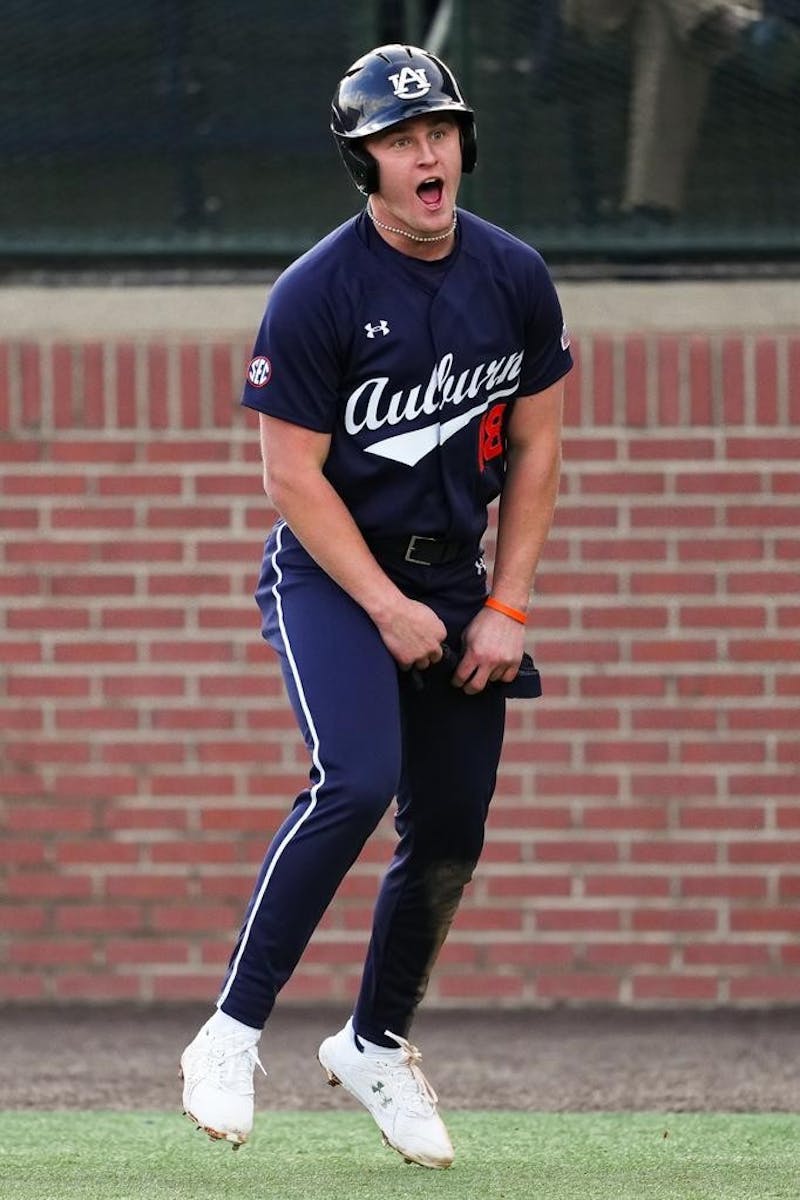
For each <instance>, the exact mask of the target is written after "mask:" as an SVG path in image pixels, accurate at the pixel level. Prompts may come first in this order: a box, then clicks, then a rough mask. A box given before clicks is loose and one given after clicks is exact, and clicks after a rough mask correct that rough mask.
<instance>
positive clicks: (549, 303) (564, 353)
mask: <svg viewBox="0 0 800 1200" xmlns="http://www.w3.org/2000/svg"><path fill="white" fill-rule="evenodd" d="M533 265H534V271H533V277H532V281H531V288H532V294H531V297H530V301H529V307H528V311H529V316H528V319H527V321H526V323H525V356H524V358H523V361H522V373H521V376H520V387H519V395H520V396H531V395H533V394H534V393H535V392H543V391H544V390H545V388H548V387H550V386H551V385H552V384H554V383H556V382H557V380H559V379H561V378H562V376H564V375H566V373H567V372H568V371H569V370H570V368H571V367H572V355H571V353H570V349H569V333H568V331H567V327H566V324H565V323H564V316H563V313H562V311H561V303H560V301H559V299H558V294H557V292H556V289H555V285H554V283H553V280H552V279H551V277H550V272H549V271H548V269H547V267H546V266H545V263H544V260H543V259H542V258H541V257H540V256H539V255H538V254H535V257H534V264H533Z"/></svg>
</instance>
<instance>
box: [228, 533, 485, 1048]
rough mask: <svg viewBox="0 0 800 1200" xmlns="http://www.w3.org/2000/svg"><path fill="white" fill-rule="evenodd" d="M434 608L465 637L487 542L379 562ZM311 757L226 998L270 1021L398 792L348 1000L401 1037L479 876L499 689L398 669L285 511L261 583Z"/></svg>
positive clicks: (268, 625) (267, 868) (456, 635)
mask: <svg viewBox="0 0 800 1200" xmlns="http://www.w3.org/2000/svg"><path fill="white" fill-rule="evenodd" d="M384 566H385V569H386V570H387V572H388V573H390V574H392V575H393V577H394V578H395V581H396V582H397V583H398V584H399V586H400V587H401V588H402V589H403V591H404V592H405V593H406V594H407V595H410V596H411V597H412V598H413V599H415V600H421V601H423V602H424V603H427V604H429V605H430V607H431V608H432V609H434V611H435V612H436V613H437V615H438V616H439V617H440V618H441V620H442V621H443V623H444V625H445V627H446V628H447V633H448V643H449V644H450V645H451V646H452V647H453V648H454V649H456V648H457V647H458V646H459V644H460V637H461V632H462V630H463V629H464V627H465V626H466V625H467V624H468V623H469V621H470V620H471V619H472V617H473V616H474V615H475V613H476V612H477V611H478V610H479V609H480V608H481V606H482V604H483V601H484V598H485V594H486V584H485V571H484V569H483V563H482V559H480V552H479V550H478V549H476V550H475V553H474V554H471V555H467V556H465V557H464V559H463V560H459V561H456V562H453V563H451V564H449V565H447V566H419V565H412V564H403V565H402V567H400V566H392V565H389V564H384ZM256 598H257V600H258V604H259V607H260V609H261V613H262V620H263V625H262V632H263V635H264V637H265V638H266V639H267V641H268V642H269V644H270V645H271V646H272V647H273V648H274V649H275V650H276V651H277V653H278V655H279V657H280V662H281V666H282V670H283V675H284V679H285V683H286V688H287V691H288V694H289V699H290V701H291V703H292V706H293V708H294V712H295V715H296V717H297V721H298V724H299V726H300V729H301V731H302V734H303V737H304V739H305V743H306V745H307V747H308V750H309V754H310V757H311V768H310V776H309V786H308V787H307V788H305V789H304V790H303V791H302V792H301V793H300V795H299V796H298V797H297V799H296V800H295V803H294V805H293V807H292V809H291V812H290V813H289V815H288V817H287V818H286V820H285V821H284V822H283V824H282V825H281V827H280V828H279V830H278V831H277V833H276V834H275V836H274V837H273V839H272V841H271V843H270V845H269V847H268V849H267V852H266V856H265V858H264V862H263V864H262V866H261V869H260V871H259V874H258V878H257V880H256V884H255V888H254V891H253V894H252V897H251V899H250V902H249V905H248V908H247V912H246V915H245V920H244V924H243V926H242V929H241V931H240V934H239V938H238V941H237V944H236V947H235V949H234V952H233V954H232V956H231V960H230V964H229V968H228V974H227V978H226V980H225V983H224V986H223V988H222V992H221V995H220V999H219V1005H220V1007H221V1008H222V1009H223V1010H224V1011H225V1012H226V1013H228V1014H229V1015H230V1016H232V1017H235V1018H237V1019H238V1020H240V1021H243V1022H244V1023H245V1024H247V1025H251V1026H254V1027H256V1028H261V1027H262V1026H263V1025H264V1023H265V1022H266V1020H267V1017H268V1016H269V1013H270V1011H271V1010H272V1007H273V1005H274V1003H275V998H276V996H277V994H278V992H279V991H280V989H281V988H282V987H283V985H284V984H285V983H286V981H287V980H288V979H289V977H290V975H291V974H292V972H293V970H294V968H295V967H296V965H297V963H298V961H299V960H300V957H301V955H302V953H303V950H304V949H305V947H306V945H307V943H308V941H309V939H310V937H311V935H312V933H313V932H314V929H315V928H316V926H317V924H318V923H319V921H320V919H321V917H322V915H323V913H324V912H325V910H326V908H327V907H328V905H329V904H330V902H331V900H332V899H333V896H334V894H335V892H336V890H337V888H338V886H339V884H340V883H341V881H342V879H343V878H344V876H345V875H346V874H347V872H348V870H349V868H350V867H351V866H352V864H353V862H354V861H355V859H356V858H357V857H358V855H359V853H360V851H361V849H362V847H363V845H364V843H365V842H366V840H367V838H368V837H369V836H370V834H371V833H372V832H373V831H374V829H375V828H376V826H377V825H378V823H379V821H380V820H381V818H382V816H383V814H384V813H385V811H386V809H387V807H388V805H389V804H390V803H391V802H392V800H393V799H395V798H396V801H397V810H396V817H395V826H396V830H397V834H398V844H397V847H396V850H395V853H394V857H393V859H392V862H391V865H390V867H389V869H388V872H387V874H386V876H385V878H384V880H383V883H382V886H381V889H380V893H379V896H378V899H377V903H376V907H375V913H374V922H373V928H372V936H371V940H370V943H369V948H368V951H367V957H366V962H365V966H364V973H363V978H362V982H361V987H360V991H359V995H358V999H357V1003H356V1006H355V1011H354V1024H355V1028H356V1031H357V1032H358V1033H359V1034H360V1035H361V1036H363V1037H365V1038H367V1039H369V1040H370V1041H374V1042H377V1043H382V1044H384V1045H394V1043H392V1042H391V1041H390V1040H389V1039H387V1038H386V1037H385V1035H384V1031H385V1030H387V1029H389V1030H391V1031H392V1032H393V1033H396V1034H398V1035H400V1036H404V1035H405V1034H406V1033H407V1032H408V1029H409V1027H410V1025H411V1021H412V1019H413V1016H414V1011H415V1009H416V1007H417V1005H418V1003H419V1001H420V1000H421V999H422V996H423V995H424V993H425V988H426V985H427V982H428V978H429V975H430V971H431V968H432V966H433V964H434V961H435V959H436V956H437V953H438V951H439V949H440V947H441V945H442V942H443V941H444V939H445V937H446V935H447V931H448V929H449V927H450V924H451V922H452V919H453V916H454V914H455V912H456V909H457V907H458V903H459V900H460V898H461V894H462V891H463V889H464V886H465V884H466V883H468V882H469V880H470V878H471V877H472V873H473V870H474V868H475V865H476V863H477V861H478V858H479V856H480V853H481V849H482V847H483V838H484V825H485V821H486V816H487V812H488V807H489V801H490V799H491V796H492V792H493V790H494V785H495V778H496V774H497V765H498V762H499V758H500V751H501V748H502V741H503V727H504V720H505V699H504V697H503V695H502V693H501V692H500V689H498V688H493V687H489V688H487V689H486V690H485V691H483V692H481V693H479V694H478V695H475V696H468V695H465V694H464V693H463V692H462V691H461V690H460V689H458V688H454V687H453V686H452V685H451V684H450V682H449V672H447V671H445V670H443V669H442V668H441V667H439V666H438V665H437V666H432V667H430V668H428V670H426V671H424V672H419V673H413V672H403V671H400V670H399V669H398V667H397V664H396V662H395V660H394V659H393V658H392V657H391V655H390V654H389V652H388V650H387V649H386V647H385V646H384V644H383V642H382V640H381V638H380V636H379V634H378V631H377V629H376V628H375V626H374V624H373V623H372V621H371V620H370V618H369V617H368V616H367V614H366V613H365V612H364V610H363V609H362V608H361V607H360V606H359V605H358V604H356V603H355V601H353V600H352V599H351V597H349V596H348V595H347V593H346V592H344V591H343V590H342V589H341V588H340V587H339V586H338V584H336V583H335V582H334V581H333V580H332V579H330V577H329V576H328V575H326V574H325V572H324V571H322V570H321V569H320V568H319V567H318V566H317V564H316V563H315V562H314V561H313V560H312V559H311V557H310V556H309V555H308V554H307V553H306V551H305V550H304V549H303V548H302V546H301V545H300V544H299V542H298V541H297V539H296V538H295V537H294V535H293V534H292V532H291V531H290V529H289V528H288V526H286V525H285V523H283V522H278V524H277V525H276V526H275V528H274V529H273V531H272V533H271V535H270V537H269V539H268V541H267V545H266V550H265V555H264V561H263V566H262V572H261V577H260V580H259V584H258V589H257V592H256Z"/></svg>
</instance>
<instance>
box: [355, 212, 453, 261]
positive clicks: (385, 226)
mask: <svg viewBox="0 0 800 1200" xmlns="http://www.w3.org/2000/svg"><path fill="white" fill-rule="evenodd" d="M367 216H368V217H369V218H370V220H371V221H372V224H373V226H374V227H375V232H376V233H377V234H378V236H379V237H381V238H382V239H383V241H384V242H386V243H387V244H388V245H389V246H391V247H392V249H393V250H397V251H399V252H400V254H405V255H406V256H407V257H408V258H417V259H421V260H423V261H424V262H435V261H436V260H438V259H440V258H447V256H448V254H451V253H452V251H453V247H454V246H455V241H456V222H457V216H456V211H455V209H454V210H453V221H452V224H451V225H450V227H449V228H448V229H446V230H442V232H440V233H435V234H426V233H422V232H420V231H418V230H416V229H411V228H406V227H404V226H403V225H401V224H398V223H395V222H394V221H392V219H391V216H390V214H388V213H384V212H383V211H382V210H380V211H379V212H378V213H376V212H375V208H374V205H373V197H370V198H369V200H368V201H367Z"/></svg>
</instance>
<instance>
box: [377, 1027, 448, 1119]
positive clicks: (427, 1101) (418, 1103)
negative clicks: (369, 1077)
mask: <svg viewBox="0 0 800 1200" xmlns="http://www.w3.org/2000/svg"><path fill="white" fill-rule="evenodd" d="M384 1033H385V1035H386V1037H390V1038H391V1039H392V1041H393V1042H397V1044H398V1046H399V1047H400V1049H401V1050H402V1051H403V1057H402V1058H401V1059H400V1061H399V1063H391V1064H389V1065H391V1066H399V1067H406V1068H407V1070H405V1071H402V1072H401V1073H400V1074H399V1079H398V1083H399V1087H398V1095H399V1099H400V1100H401V1102H402V1104H403V1107H404V1108H406V1109H407V1111H409V1112H411V1113H413V1114H414V1115H415V1116H421V1117H429V1116H431V1114H433V1113H435V1112H436V1105H437V1104H438V1102H439V1097H438V1096H437V1095H436V1092H435V1091H434V1090H433V1088H432V1087H431V1085H430V1084H429V1083H428V1081H427V1079H426V1078H425V1076H424V1075H423V1073H422V1071H421V1070H420V1068H419V1063H421V1062H422V1054H421V1053H420V1051H419V1050H418V1049H417V1047H416V1046H412V1045H411V1042H408V1041H406V1039H405V1038H402V1037H398V1035H397V1034H396V1033H392V1031H391V1030H390V1029H385V1030H384Z"/></svg>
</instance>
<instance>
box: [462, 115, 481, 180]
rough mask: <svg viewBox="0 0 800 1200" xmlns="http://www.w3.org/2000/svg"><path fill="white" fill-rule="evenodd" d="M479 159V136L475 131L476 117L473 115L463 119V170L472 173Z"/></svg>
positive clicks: (467, 173)
mask: <svg viewBox="0 0 800 1200" xmlns="http://www.w3.org/2000/svg"><path fill="white" fill-rule="evenodd" d="M477 161H478V138H477V135H476V132H475V118H474V117H472V116H469V117H466V118H462V120H461V170H462V171H463V172H464V174H465V175H470V174H471V173H472V172H473V171H474V170H475V164H476V163H477Z"/></svg>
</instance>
